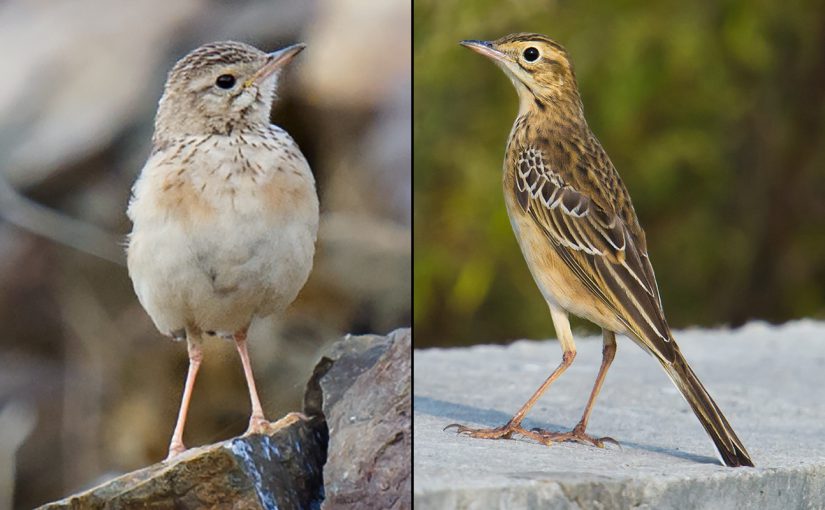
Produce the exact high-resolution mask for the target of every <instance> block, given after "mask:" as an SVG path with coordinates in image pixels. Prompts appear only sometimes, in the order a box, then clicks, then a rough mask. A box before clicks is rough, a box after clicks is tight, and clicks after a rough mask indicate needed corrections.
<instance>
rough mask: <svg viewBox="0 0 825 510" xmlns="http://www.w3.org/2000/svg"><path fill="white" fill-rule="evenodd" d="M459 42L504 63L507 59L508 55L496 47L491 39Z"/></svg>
mask: <svg viewBox="0 0 825 510" xmlns="http://www.w3.org/2000/svg"><path fill="white" fill-rule="evenodd" d="M459 44H461V45H462V46H464V47H465V48H470V49H471V50H473V51H474V52H476V53H478V54H480V55H484V56H485V57H487V58H489V59H492V60H494V61H497V62H501V63H502V64H503V63H504V62H506V61H507V55H506V54H505V53H502V52H500V51H498V50H497V49H495V47H493V43H491V42H490V41H461V43H459Z"/></svg>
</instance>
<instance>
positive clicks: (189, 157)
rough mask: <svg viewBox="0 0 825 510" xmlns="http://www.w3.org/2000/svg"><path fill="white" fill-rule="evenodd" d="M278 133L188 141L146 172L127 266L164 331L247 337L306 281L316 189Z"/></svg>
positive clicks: (162, 154)
mask: <svg viewBox="0 0 825 510" xmlns="http://www.w3.org/2000/svg"><path fill="white" fill-rule="evenodd" d="M271 135H272V136H268V137H265V138H264V137H260V136H251V135H249V136H245V137H244V138H239V137H237V136H236V137H234V138H230V137H220V136H211V137H209V138H208V139H204V138H191V139H188V140H183V141H181V143H180V144H176V145H174V146H170V147H169V148H167V149H165V150H162V151H159V152H158V153H156V154H155V155H153V156H152V157H151V158H150V159H149V161H148V162H147V164H146V166H145V167H144V169H143V171H142V173H141V176H140V178H139V179H138V181H137V183H136V184H135V188H134V197H133V200H132V202H131V203H130V205H129V211H128V213H129V217H130V218H131V219H132V221H133V223H134V227H133V230H132V234H131V235H130V238H129V248H128V266H129V275H130V276H131V278H132V281H133V284H134V287H135V291H136V293H137V295H138V298H139V300H140V302H141V304H142V305H143V307H144V308H145V309H146V311H147V312H148V313H149V315H150V316H151V317H152V319H153V321H154V322H155V325H156V326H157V327H158V329H159V330H160V331H161V332H163V333H165V334H171V333H172V332H174V331H177V330H180V329H184V328H190V329H200V330H202V331H215V332H222V333H232V332H235V331H238V330H240V329H242V328H245V327H247V326H248V325H249V323H250V322H251V320H252V318H253V317H255V316H266V315H269V314H272V313H276V312H279V311H281V310H283V309H284V308H285V307H286V306H287V305H288V304H289V303H291V302H292V301H293V300H294V299H295V297H296V296H297V294H298V291H299V290H300V289H301V287H303V285H304V283H305V282H306V280H307V277H308V276H309V272H310V269H311V267H312V257H313V253H314V246H315V238H316V234H317V229H318V199H317V195H316V193H315V183H314V179H313V178H312V174H311V172H310V170H309V166H308V165H307V163H306V160H305V159H304V157H303V156H302V155H301V153H300V151H299V150H298V147H297V146H296V145H295V144H294V142H293V141H292V140H291V139H290V138H289V136H288V135H287V134H286V133H285V132H283V131H281V130H276V131H273V133H272V134H271Z"/></svg>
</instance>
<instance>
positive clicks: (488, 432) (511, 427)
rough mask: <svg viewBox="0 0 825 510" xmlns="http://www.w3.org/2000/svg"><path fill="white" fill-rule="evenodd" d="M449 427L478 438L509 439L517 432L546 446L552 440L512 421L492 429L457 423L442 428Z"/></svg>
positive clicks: (459, 432)
mask: <svg viewBox="0 0 825 510" xmlns="http://www.w3.org/2000/svg"><path fill="white" fill-rule="evenodd" d="M449 428H455V429H456V433H458V434H464V435H466V436H470V437H475V438H478V439H510V438H511V437H512V435H513V434H518V435H520V436H524V437H528V438H530V439H532V440H534V441H538V442H539V443H541V444H543V445H546V446H550V445H551V444H552V443H553V440H551V439H549V438H547V437H545V436H543V435H542V434H540V433H538V432H534V431H532V430H527V429H525V428H524V427H522V426H521V425H517V424H514V423H512V422H509V423H507V425H504V426H502V427H496V428H492V429H474V428H470V427H466V426H464V425H460V424H458V423H453V424H450V425H447V426H446V427H444V430H447V429H449Z"/></svg>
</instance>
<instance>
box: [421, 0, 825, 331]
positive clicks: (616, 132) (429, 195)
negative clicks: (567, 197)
mask: <svg viewBox="0 0 825 510" xmlns="http://www.w3.org/2000/svg"><path fill="white" fill-rule="evenodd" d="M413 21H414V47H413V48H414V49H413V54H414V56H413V58H414V60H413V65H414V68H415V76H414V82H413V93H414V96H415V98H416V101H415V107H414V116H413V119H414V122H413V124H414V128H413V136H414V139H415V144H414V174H415V181H414V197H415V199H414V221H415V226H416V228H415V229H414V234H413V240H414V260H415V271H414V307H413V308H414V320H413V323H414V326H415V328H416V346H417V347H427V346H447V345H467V344H473V343H493V342H505V341H508V340H511V339H514V338H548V337H552V336H553V335H554V331H553V326H552V322H551V319H550V314H549V313H548V311H547V307H546V305H545V303H544V302H543V300H542V298H541V296H540V294H539V292H538V290H537V288H536V286H535V284H534V283H533V281H532V278H531V276H530V274H529V272H528V270H527V267H526V265H525V263H524V260H523V258H522V255H521V253H520V251H519V249H518V246H517V244H516V242H515V238H514V236H513V234H512V232H511V229H510V224H509V221H508V219H507V213H506V211H505V209H504V202H503V198H502V189H501V166H502V160H503V157H504V146H505V142H506V140H507V136H508V134H509V132H510V128H511V126H512V124H513V121H514V119H515V115H516V111H517V109H518V106H517V99H516V93H515V91H514V89H513V86H512V84H511V83H510V81H509V80H508V79H507V78H506V77H505V75H504V74H503V73H502V71H501V70H500V69H498V68H497V67H496V66H495V65H492V64H491V62H489V61H488V60H486V59H484V58H482V57H480V56H479V55H475V54H473V53H472V52H470V51H468V50H466V49H465V48H461V47H460V46H459V45H458V41H460V40H462V39H496V38H498V37H501V36H503V35H506V34H508V33H512V32H540V33H544V34H546V35H549V36H550V37H552V38H554V39H555V40H557V41H558V42H560V43H561V44H563V45H564V46H565V47H566V48H567V49H568V51H569V52H570V54H571V55H572V57H573V59H574V64H575V69H576V73H577V78H578V83H579V86H580V89H581V93H582V100H583V102H584V110H585V115H586V116H587V119H588V121H589V124H590V127H591V128H592V129H593V131H594V132H595V133H596V136H597V137H598V138H599V139H600V140H601V142H602V145H603V146H604V148H605V150H606V151H607V152H608V154H609V155H610V157H611V159H612V160H613V163H614V164H615V165H616V167H617V169H618V170H619V172H620V174H621V175H622V177H623V179H624V181H625V184H626V185H627V187H628V189H629V190H630V194H631V195H632V197H633V201H634V204H635V208H636V212H637V214H638V215H639V217H640V220H641V223H642V225H643V226H644V227H645V229H646V231H647V238H648V246H649V251H650V255H651V258H652V261H653V266H654V268H655V270H656V275H657V278H658V282H659V288H660V290H661V294H662V297H663V301H664V305H665V311H666V313H667V316H668V318H669V321H670V323H671V325H672V326H673V327H675V328H684V327H688V326H694V325H698V326H716V325H732V326H737V325H740V324H742V323H744V322H746V321H748V320H752V319H762V320H767V321H771V322H783V321H787V320H790V319H793V318H798V317H815V318H825V3H823V2H822V1H821V0H792V1H778V0H768V1H760V2H750V1H745V0H724V1H709V0H701V1H697V2H682V1H678V0H661V1H658V2H649V1H642V0H625V1H621V2H562V1H553V0H550V1H548V0H518V1H516V0H479V1H475V2H458V1H455V0H451V1H441V0H417V1H416V2H415V9H414V14H413ZM574 326H575V327H577V328H578V329H579V330H582V329H583V330H585V331H588V332H593V333H595V332H596V329H595V328H594V327H593V326H592V325H590V324H587V323H585V322H583V321H579V322H576V323H575V324H574Z"/></svg>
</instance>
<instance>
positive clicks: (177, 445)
mask: <svg viewBox="0 0 825 510" xmlns="http://www.w3.org/2000/svg"><path fill="white" fill-rule="evenodd" d="M185 451H186V446H184V445H183V442H181V441H172V442H171V443H170V444H169V453H168V454H167V455H166V460H172V459H174V458H175V457H177V456H178V455H180V454H181V453H183V452H185Z"/></svg>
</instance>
